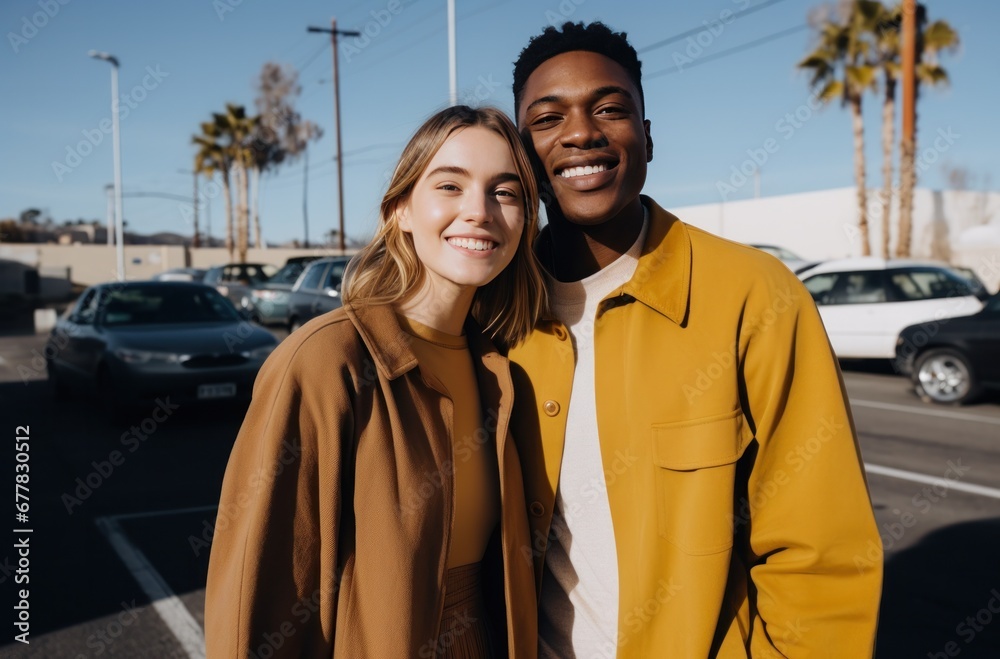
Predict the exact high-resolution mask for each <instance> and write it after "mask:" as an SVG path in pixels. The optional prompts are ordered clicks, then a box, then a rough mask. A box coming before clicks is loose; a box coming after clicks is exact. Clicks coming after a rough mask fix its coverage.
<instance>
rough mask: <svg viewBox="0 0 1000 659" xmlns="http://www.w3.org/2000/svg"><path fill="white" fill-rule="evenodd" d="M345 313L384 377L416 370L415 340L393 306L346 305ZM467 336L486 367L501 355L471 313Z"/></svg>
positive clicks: (466, 328) (474, 353)
mask: <svg viewBox="0 0 1000 659" xmlns="http://www.w3.org/2000/svg"><path fill="white" fill-rule="evenodd" d="M344 311H345V312H346V313H347V316H348V318H350V319H351V322H352V323H353V324H354V327H355V328H357V330H358V333H359V334H360V335H361V340H362V341H364V343H365V347H367V348H368V352H369V353H371V356H372V359H373V360H374V361H375V366H376V368H378V371H379V373H381V374H382V376H383V377H385V378H387V379H389V380H394V379H396V378H398V377H399V376H401V375H403V374H404V373H406V372H408V371H410V370H412V369H413V368H416V366H417V356H416V354H414V352H413V349H412V348H411V347H410V342H411V340H412V337H411V336H410V335H409V333H407V331H406V330H404V329H403V328H402V327H400V325H399V321H398V320H397V319H396V312H395V310H394V309H393V308H392V306H391V305H388V304H366V305H360V306H355V305H353V304H345V305H344ZM465 334H466V337H467V340H468V342H469V350H470V351H471V352H472V355H473V357H477V358H479V359H481V360H482V361H483V363H484V364H489V363H490V362H492V361H493V360H494V358H495V356H499V354H498V351H497V348H496V346H495V345H493V342H492V341H490V339H489V337H487V336H486V335H485V334H483V331H482V329H481V328H480V327H479V324H478V323H476V321H475V320H474V319H473V318H472V316H471V314H470V315H469V317H468V319H466V321H465ZM495 368H496V367H493V368H490V370H491V371H492V370H495Z"/></svg>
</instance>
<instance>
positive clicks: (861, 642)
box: [738, 273, 882, 659]
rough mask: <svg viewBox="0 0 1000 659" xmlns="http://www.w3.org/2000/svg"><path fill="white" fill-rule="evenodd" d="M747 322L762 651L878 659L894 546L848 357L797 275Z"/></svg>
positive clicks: (755, 628)
mask: <svg viewBox="0 0 1000 659" xmlns="http://www.w3.org/2000/svg"><path fill="white" fill-rule="evenodd" d="M744 318H745V320H744V325H743V329H744V333H743V334H744V337H745V338H744V339H743V340H742V341H741V342H742V343H743V346H744V347H743V355H742V368H741V375H742V382H741V387H742V390H743V392H744V395H745V410H744V412H745V414H746V416H747V419H748V421H749V422H750V424H751V427H752V429H753V430H754V434H755V437H756V441H757V450H756V455H755V456H754V457H753V458H752V463H751V466H750V474H749V478H748V483H747V491H746V493H745V498H744V499H743V500H742V501H740V502H738V504H742V505H741V506H740V507H741V508H742V509H743V510H744V511H745V512H744V514H745V515H746V520H745V522H747V528H748V529H749V540H748V542H749V551H748V556H747V563H748V569H749V570H750V578H751V582H752V585H751V589H752V592H751V598H752V599H751V602H752V608H751V615H753V616H754V619H753V620H752V627H751V640H750V648H751V656H753V657H773V656H781V657H819V656H824V657H829V656H837V657H851V658H852V659H855V658H860V657H871V656H872V654H873V651H874V642H875V628H876V623H877V618H878V609H879V600H880V595H881V587H882V546H881V542H880V539H879V535H878V530H877V527H876V525H875V519H874V514H873V511H872V506H871V500H870V497H869V492H868V486H867V482H866V479H865V473H864V466H863V464H862V461H861V453H860V448H859V445H858V441H857V435H856V432H855V429H854V421H853V419H852V417H851V412H850V408H849V406H848V402H847V393H846V390H845V388H844V383H843V378H842V376H841V373H840V368H839V365H838V363H837V360H836V358H835V356H834V354H833V351H832V349H831V347H830V343H829V340H828V339H827V336H826V332H825V330H824V328H823V324H822V321H821V319H820V317H819V313H818V311H817V309H816V306H815V303H814V302H813V300H812V298H811V296H810V295H809V292H808V291H807V290H806V289H805V287H804V286H803V285H802V284H801V282H799V281H798V279H796V278H794V277H792V276H791V275H790V273H789V276H788V277H784V276H779V275H777V274H776V273H771V278H770V279H765V280H763V281H762V282H761V285H760V286H757V287H755V289H754V290H753V292H752V293H751V294H750V296H749V300H748V305H747V313H746V315H745V317H744ZM775 653H777V655H776V654H775ZM831 653H835V654H831Z"/></svg>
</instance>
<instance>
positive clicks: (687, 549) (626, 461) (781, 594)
mask: <svg viewBox="0 0 1000 659" xmlns="http://www.w3.org/2000/svg"><path fill="white" fill-rule="evenodd" d="M643 203H644V205H646V207H647V208H648V209H649V211H650V227H649V233H648V237H647V239H646V244H645V246H644V248H643V251H642V256H641V257H640V259H639V264H638V268H637V270H636V272H635V274H634V275H633V277H632V279H631V280H630V281H629V282H628V283H627V284H625V285H624V286H623V287H622V288H620V289H619V290H616V291H614V292H613V293H612V294H611V295H609V296H608V297H607V298H605V299H604V300H603V301H602V303H601V305H600V307H599V309H598V313H597V320H596V323H595V324H594V325H593V327H585V328H584V329H583V330H582V331H584V332H593V335H594V351H595V356H594V359H595V378H596V394H597V425H598V431H599V434H600V442H601V453H602V458H603V467H604V472H605V476H606V480H607V496H608V499H609V501H610V506H611V517H612V521H613V523H614V533H615V540H616V543H617V551H618V557H617V558H618V577H619V584H620V585H619V587H620V594H619V602H618V630H619V636H618V639H617V644H618V650H617V657H619V659H631V658H639V657H648V658H660V657H670V658H671V659H704V658H705V657H721V658H725V659H731V658H737V657H739V658H745V657H755V658H757V657H803V658H806V657H808V658H810V659H816V658H817V657H844V658H845V659H848V658H849V659H860V658H861V657H870V656H871V655H872V652H873V646H874V639H875V627H876V618H877V613H878V607H879V599H880V590H881V579H882V571H881V569H882V568H881V564H880V562H879V561H878V560H876V561H875V562H874V563H873V562H872V561H871V556H872V552H873V551H874V552H875V555H878V556H880V555H881V545H880V541H879V535H878V532H877V529H876V525H875V521H874V516H873V513H872V507H871V502H870V499H869V494H868V489H867V483H866V480H865V474H864V471H863V466H862V463H861V458H860V452H859V448H858V442H857V439H856V435H855V431H854V424H853V420H852V418H851V413H850V409H849V407H848V404H847V396H846V393H845V390H844V386H843V381H842V379H841V375H840V371H839V367H838V364H837V361H836V359H835V358H834V355H833V353H832V351H831V349H830V344H829V341H828V340H827V337H826V334H825V332H824V329H823V325H822V323H821V321H820V318H819V314H818V313H817V310H816V307H815V305H814V303H813V301H812V298H811V297H810V295H809V293H808V292H807V291H806V289H805V288H804V287H803V286H802V284H801V283H800V282H799V280H798V279H797V278H796V277H795V275H793V274H792V273H791V272H790V271H789V270H788V269H787V268H786V267H785V266H784V265H782V264H781V263H780V262H779V261H777V260H776V259H773V258H772V257H770V256H768V255H766V254H764V253H763V252H760V251H758V250H755V249H751V248H749V247H746V246H743V245H738V244H735V243H731V242H728V241H726V240H722V239H720V238H718V237H715V236H713V235H711V234H708V233H705V232H703V231H700V230H698V229H696V228H693V227H689V226H686V225H685V224H683V223H682V222H681V221H680V220H678V219H677V218H676V217H674V216H673V215H671V214H669V213H667V212H666V211H664V210H663V209H661V208H660V207H659V206H657V205H656V204H655V203H654V202H653V201H652V200H650V199H648V198H645V197H644V198H643ZM548 239H549V238H548V236H547V234H546V233H543V235H542V236H541V237H540V244H539V247H540V248H541V249H540V250H539V253H540V254H545V253H548V252H547V251H546V247H545V241H546V240H548ZM510 358H511V361H512V375H513V377H514V383H515V391H516V398H515V401H516V402H515V410H514V415H513V428H514V436H515V438H516V441H517V442H518V448H519V453H520V456H521V460H522V463H523V471H524V480H525V494H526V498H527V502H528V506H529V510H530V516H529V519H530V522H531V528H532V538H533V539H532V549H531V557H532V559H533V560H534V568H535V575H536V582H538V583H539V587H541V585H540V584H541V578H542V566H543V562H544V560H545V549H546V544H547V539H548V537H549V534H550V532H551V533H559V532H560V531H562V530H561V529H554V528H550V527H551V521H552V508H553V503H554V500H555V493H556V490H557V488H558V487H559V469H560V463H561V460H562V454H563V445H564V442H567V441H573V438H572V437H568V438H567V437H565V427H566V410H567V407H568V404H569V396H570V392H571V390H572V382H573V370H574V352H573V347H572V343H571V341H570V340H569V338H568V335H567V332H566V329H565V327H564V326H563V325H561V324H560V323H558V322H557V321H547V322H543V323H541V324H540V326H539V327H538V329H537V330H536V331H535V332H534V333H533V334H532V335H531V336H530V337H529V339H528V340H527V341H526V342H525V343H523V344H521V345H520V346H518V347H517V348H515V349H514V350H512V351H511V352H510ZM584 512H585V511H584ZM571 514H579V511H573V512H572V513H571ZM563 532H564V531H563ZM602 656H603V655H602Z"/></svg>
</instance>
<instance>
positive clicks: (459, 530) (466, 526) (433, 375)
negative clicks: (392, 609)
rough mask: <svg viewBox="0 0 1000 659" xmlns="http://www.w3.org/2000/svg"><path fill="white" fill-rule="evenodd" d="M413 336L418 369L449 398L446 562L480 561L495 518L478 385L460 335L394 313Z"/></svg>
mask: <svg viewBox="0 0 1000 659" xmlns="http://www.w3.org/2000/svg"><path fill="white" fill-rule="evenodd" d="M397 316H398V318H399V324H400V326H401V327H402V328H403V330H405V331H406V332H407V333H408V334H409V335H410V336H412V337H413V339H414V340H413V342H412V345H411V348H412V349H413V352H414V354H415V355H416V356H417V362H418V363H419V365H420V371H421V373H422V374H423V375H424V377H426V378H427V379H428V380H430V381H435V382H436V383H438V384H439V385H440V386H441V388H442V389H444V391H445V392H446V393H447V395H448V397H449V398H451V400H452V404H453V410H454V411H453V415H454V421H453V423H452V428H453V433H454V434H453V436H452V438H451V439H452V456H453V459H454V465H453V473H454V483H455V499H454V501H455V511H454V526H453V527H452V534H451V547H450V550H449V552H448V567H449V568H452V567H457V566H459V565H467V564H469V563H477V562H479V561H480V560H482V557H483V553H484V552H485V550H486V545H487V543H488V542H489V539H490V535H492V533H493V530H494V529H495V528H496V525H497V523H498V522H499V520H500V480H499V477H498V474H497V472H498V466H497V455H496V446H495V444H494V442H493V441H491V438H490V434H489V433H488V432H487V431H486V429H485V428H484V427H483V421H482V418H483V415H482V409H481V403H480V400H479V386H478V384H477V383H476V372H475V369H474V367H473V364H472V354H471V353H470V352H469V347H468V342H467V341H466V338H465V336H455V335H453V334H448V333H446V332H442V331H440V330H436V329H434V328H433V327H428V326H427V325H424V324H422V323H419V322H417V321H415V320H413V319H412V318H407V317H405V316H402V315H398V314H397Z"/></svg>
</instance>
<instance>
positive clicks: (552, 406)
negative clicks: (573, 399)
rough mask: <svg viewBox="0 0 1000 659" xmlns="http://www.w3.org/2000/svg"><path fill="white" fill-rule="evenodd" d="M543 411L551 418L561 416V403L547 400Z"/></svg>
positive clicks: (543, 405)
mask: <svg viewBox="0 0 1000 659" xmlns="http://www.w3.org/2000/svg"><path fill="white" fill-rule="evenodd" d="M542 409H543V410H545V413H546V414H547V415H549V416H555V415H557V414H559V403H557V402H556V401H554V400H547V401H545V403H543V404H542Z"/></svg>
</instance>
